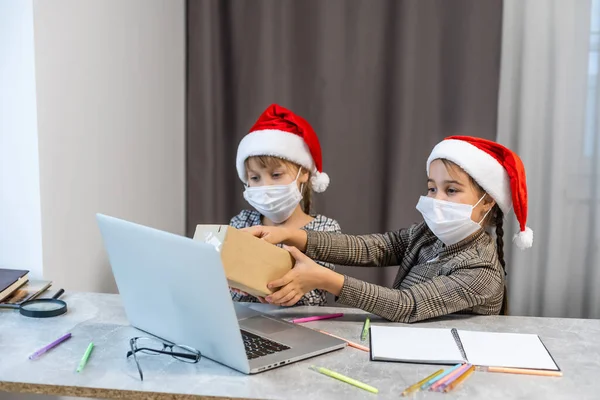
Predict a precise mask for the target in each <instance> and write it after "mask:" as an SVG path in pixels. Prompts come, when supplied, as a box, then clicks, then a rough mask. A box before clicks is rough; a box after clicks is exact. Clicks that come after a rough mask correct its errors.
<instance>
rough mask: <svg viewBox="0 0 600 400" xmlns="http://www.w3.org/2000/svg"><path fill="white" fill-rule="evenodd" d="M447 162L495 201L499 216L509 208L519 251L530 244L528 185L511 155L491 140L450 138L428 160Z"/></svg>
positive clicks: (506, 212)
mask: <svg viewBox="0 0 600 400" xmlns="http://www.w3.org/2000/svg"><path fill="white" fill-rule="evenodd" d="M440 158H443V159H446V160H449V161H452V162H453V163H455V164H457V165H458V166H459V167H461V168H462V169H463V170H465V172H466V173H467V174H469V175H471V177H472V178H473V179H474V180H475V181H476V182H477V183H478V184H479V185H480V186H481V187H482V188H483V189H484V190H485V191H486V192H487V193H488V194H489V195H490V196H492V198H493V199H494V200H495V201H496V203H497V204H498V206H499V207H500V209H501V210H502V212H504V214H508V212H509V211H510V209H511V207H512V208H513V209H514V211H515V215H516V217H517V220H518V221H519V226H520V231H519V233H517V234H516V235H515V237H514V239H513V241H514V242H515V244H516V245H517V246H518V247H519V248H521V249H525V248H529V247H531V246H532V244H533V231H532V230H531V229H529V228H528V227H527V225H526V223H527V182H526V179H525V167H524V166H523V162H522V161H521V159H520V158H519V156H517V155H516V154H515V153H514V152H512V151H511V150H509V149H507V148H506V147H504V146H502V145H500V144H498V143H496V142H492V141H490V140H485V139H480V138H475V137H470V136H450V137H448V138H446V139H445V140H443V141H442V142H440V143H439V144H438V145H437V146H435V147H434V148H433V150H432V152H431V155H430V156H429V159H428V160H427V174H428V175H429V166H430V165H431V162H432V161H433V160H436V159H440Z"/></svg>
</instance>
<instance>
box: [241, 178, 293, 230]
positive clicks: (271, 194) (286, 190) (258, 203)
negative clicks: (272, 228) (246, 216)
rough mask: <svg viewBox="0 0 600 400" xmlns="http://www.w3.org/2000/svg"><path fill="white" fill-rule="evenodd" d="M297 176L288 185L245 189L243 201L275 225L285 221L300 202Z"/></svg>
mask: <svg viewBox="0 0 600 400" xmlns="http://www.w3.org/2000/svg"><path fill="white" fill-rule="evenodd" d="M301 170H302V169H300V170H298V176H296V179H295V180H294V182H292V183H290V184H289V185H271V186H255V187H249V186H247V187H246V190H245V191H244V199H246V201H247V202H248V203H250V205H252V207H254V208H255V209H256V211H258V212H259V213H261V214H262V215H264V216H265V217H267V218H269V219H270V220H271V221H273V222H275V223H276V224H281V223H282V222H284V221H286V220H287V219H288V218H289V217H290V216H291V215H292V214H293V213H294V210H295V209H296V207H297V206H298V203H300V200H302V193H300V190H298V183H297V182H298V177H299V176H300V171H301Z"/></svg>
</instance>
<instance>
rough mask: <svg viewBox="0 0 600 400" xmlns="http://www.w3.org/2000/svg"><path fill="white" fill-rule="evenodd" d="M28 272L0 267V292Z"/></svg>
mask: <svg viewBox="0 0 600 400" xmlns="http://www.w3.org/2000/svg"><path fill="white" fill-rule="evenodd" d="M28 273H29V271H26V270H20V269H5V268H0V293H2V292H4V291H5V290H6V289H8V288H9V287H10V286H11V285H12V284H13V283H15V282H16V281H18V280H19V279H20V278H22V277H24V276H25V275H27V274H28Z"/></svg>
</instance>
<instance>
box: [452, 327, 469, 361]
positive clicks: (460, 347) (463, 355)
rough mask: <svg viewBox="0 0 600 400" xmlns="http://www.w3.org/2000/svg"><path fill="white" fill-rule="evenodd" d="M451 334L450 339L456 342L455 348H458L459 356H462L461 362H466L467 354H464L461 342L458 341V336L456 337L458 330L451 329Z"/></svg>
mask: <svg viewBox="0 0 600 400" xmlns="http://www.w3.org/2000/svg"><path fill="white" fill-rule="evenodd" d="M451 332H452V337H453V338H454V341H455V342H456V346H457V347H458V350H460V354H461V355H462V358H463V360H465V361H467V362H468V361H469V359H468V358H467V353H465V348H464V347H463V344H462V341H461V340H460V336H459V335H458V330H457V329H456V328H452V330H451Z"/></svg>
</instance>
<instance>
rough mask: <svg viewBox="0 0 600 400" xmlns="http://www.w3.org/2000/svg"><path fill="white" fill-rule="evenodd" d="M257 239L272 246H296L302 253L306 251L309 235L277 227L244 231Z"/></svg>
mask: <svg viewBox="0 0 600 400" xmlns="http://www.w3.org/2000/svg"><path fill="white" fill-rule="evenodd" d="M242 231H243V232H248V233H250V234H252V235H254V236H256V237H257V238H260V239H263V240H265V241H267V242H269V243H271V244H279V243H282V244H287V245H289V246H294V247H296V248H298V249H300V251H305V250H306V241H307V234H306V231H305V230H302V229H290V228H281V227H276V226H262V225H256V226H251V227H249V228H244V229H242Z"/></svg>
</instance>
